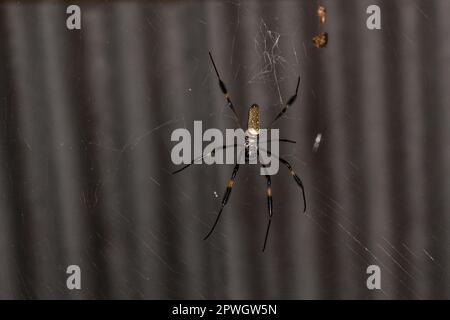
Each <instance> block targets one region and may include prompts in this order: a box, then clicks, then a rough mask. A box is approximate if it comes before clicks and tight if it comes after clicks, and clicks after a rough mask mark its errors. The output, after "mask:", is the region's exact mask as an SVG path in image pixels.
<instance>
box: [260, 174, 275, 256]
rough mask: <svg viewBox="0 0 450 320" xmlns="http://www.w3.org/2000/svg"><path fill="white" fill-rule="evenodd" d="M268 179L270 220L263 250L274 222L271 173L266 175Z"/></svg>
mask: <svg viewBox="0 0 450 320" xmlns="http://www.w3.org/2000/svg"><path fill="white" fill-rule="evenodd" d="M266 180H267V209H268V212H269V222H268V223H267V230H266V236H265V237H264V245H263V249H262V251H263V252H264V250H266V244H267V239H268V237H269V230H270V225H271V223H272V215H273V203H272V180H271V178H270V176H269V175H266Z"/></svg>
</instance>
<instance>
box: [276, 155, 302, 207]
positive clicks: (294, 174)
mask: <svg viewBox="0 0 450 320" xmlns="http://www.w3.org/2000/svg"><path fill="white" fill-rule="evenodd" d="M278 159H280V161H281V163H282V164H284V165H285V166H286V167H287V168H288V169H289V172H290V173H291V175H292V177H293V178H294V180H295V182H296V183H297V185H298V186H299V187H300V189H302V195H303V212H306V196H305V187H304V186H303V182H302V180H301V179H300V178H299V176H298V175H297V174H296V173H295V171H294V169H293V168H292V166H291V164H290V163H289V162H287V161H286V160H284V159H283V158H280V157H278Z"/></svg>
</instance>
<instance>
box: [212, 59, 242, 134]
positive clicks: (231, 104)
mask: <svg viewBox="0 0 450 320" xmlns="http://www.w3.org/2000/svg"><path fill="white" fill-rule="evenodd" d="M209 58H210V59H211V62H212V65H213V67H214V70H215V71H216V75H217V79H218V80H219V87H220V90H222V93H223V95H224V96H225V99H226V100H227V103H228V107H229V108H230V109H231V110H232V111H233V113H234V116H235V117H236V121H237V123H238V125H239V127H241V123H240V120H239V116H238V115H237V113H236V109H235V108H234V105H233V102H232V101H231V98H230V94H229V93H228V90H227V87H226V86H225V83H224V82H223V81H222V79H221V78H220V75H219V71H218V70H217V67H216V63H215V62H214V59H213V57H212V55H211V52H209Z"/></svg>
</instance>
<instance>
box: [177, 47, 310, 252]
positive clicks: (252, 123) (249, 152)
mask: <svg viewBox="0 0 450 320" xmlns="http://www.w3.org/2000/svg"><path fill="white" fill-rule="evenodd" d="M209 58H210V59H211V62H212V65H213V67H214V70H215V72H216V75H217V80H218V82H219V87H220V90H221V91H222V93H223V94H224V96H225V99H226V101H227V106H228V107H229V108H230V109H231V111H233V114H234V116H235V118H236V121H237V123H238V124H239V125H240V121H239V117H238V115H237V113H236V109H235V107H234V105H233V102H232V101H231V98H230V95H229V93H228V90H227V87H226V86H225V83H224V82H223V80H222V79H221V77H220V75H219V71H218V70H217V67H216V64H215V62H214V59H213V57H212V55H211V52H209ZM299 85H300V77H298V81H297V87H296V89H295V93H294V95H293V96H291V97H290V98H289V100H288V101H287V103H286V105H285V106H284V107H283V109H282V110H281V111H280V113H279V114H278V115H277V116H276V117H275V119H274V120H273V121H272V122H271V123H270V126H269V128H271V127H272V125H273V124H274V123H275V122H276V121H277V120H278V119H280V118H281V117H282V116H283V114H284V113H285V112H286V111H287V109H288V108H289V107H290V106H291V105H292V104H293V103H294V102H295V100H296V99H297V93H298V88H299ZM259 133H260V112H259V106H258V105H257V104H256V103H255V104H252V105H251V106H250V108H249V111H248V125H247V130H246V131H245V145H244V147H245V148H244V151H245V163H246V164H248V163H249V162H250V158H251V157H255V156H256V157H258V158H259V147H258V146H259ZM269 141H270V140H269ZM278 141H279V142H286V143H296V142H295V141H293V140H289V139H281V138H280V139H278ZM236 146H237V144H236V143H235V144H234V145H223V146H220V147H217V148H215V149H214V150H213V152H212V153H214V152H216V151H217V150H225V149H227V148H229V147H236ZM266 152H267V153H268V155H269V156H270V155H271V153H270V151H266ZM205 156H206V155H204V156H203V157H202V158H204V157H205ZM275 156H276V155H275ZM276 157H277V158H278V159H279V161H280V162H281V163H282V164H283V165H285V166H286V167H287V169H288V170H289V172H290V174H291V175H292V177H293V178H294V181H295V182H296V184H297V185H298V186H299V187H300V189H301V191H302V196H303V212H306V197H305V189H304V187H303V183H302V181H301V179H300V178H299V177H298V176H297V174H296V173H295V172H294V169H293V168H292V166H291V164H290V163H289V162H287V161H286V160H284V159H283V158H281V157H279V156H276ZM193 163H194V161H192V162H191V163H189V164H187V165H185V166H183V167H182V168H180V169H178V170H175V171H174V172H172V174H176V173H179V172H181V171H183V170H184V169H186V168H188V167H189V166H191V165H192V164H193ZM265 166H266V165H265V164H262V167H265ZM238 170H239V164H236V165H235V166H234V169H233V172H232V174H231V178H230V179H229V180H228V184H227V188H226V190H225V193H224V195H223V198H222V203H221V206H220V210H219V213H218V214H217V217H216V220H215V221H214V224H213V225H212V227H211V229H210V231H209V232H208V233H207V234H206V236H205V237H204V238H203V240H206V239H208V238H209V236H210V235H211V234H212V233H213V231H214V229H215V228H216V226H217V223H218V222H219V219H220V216H221V214H222V212H223V209H224V208H225V206H226V204H227V203H228V201H229V199H230V195H231V191H232V189H233V186H234V182H235V179H236V176H237V173H238ZM265 177H266V183H267V208H268V214H269V221H268V223H267V228H266V234H265V237H264V244H263V248H262V251H263V252H264V251H265V249H266V245H267V239H268V236H269V230H270V225H271V223H272V216H273V201H272V180H271V177H270V175H265Z"/></svg>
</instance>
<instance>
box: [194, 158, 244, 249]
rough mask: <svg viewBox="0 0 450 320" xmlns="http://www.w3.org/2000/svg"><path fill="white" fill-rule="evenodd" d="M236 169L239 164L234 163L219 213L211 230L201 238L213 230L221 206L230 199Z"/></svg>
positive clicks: (220, 212) (217, 220) (206, 237)
mask: <svg viewBox="0 0 450 320" xmlns="http://www.w3.org/2000/svg"><path fill="white" fill-rule="evenodd" d="M238 170H239V164H236V165H235V166H234V169H233V173H232V174H231V178H230V180H228V185H227V189H226V190H225V194H224V195H223V198H222V205H221V206H220V211H219V214H218V215H217V218H216V221H215V222H214V224H213V226H212V228H211V230H210V231H209V232H208V234H207V235H206V236H205V237H204V238H203V240H206V239H208V237H209V236H210V235H211V234H212V232H213V231H214V228H215V227H216V225H217V222H219V218H220V215H221V214H222V211H223V208H224V207H225V205H226V204H227V203H228V200H229V199H230V195H231V190H232V189H233V186H234V179H235V178H236V175H237V172H238Z"/></svg>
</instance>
